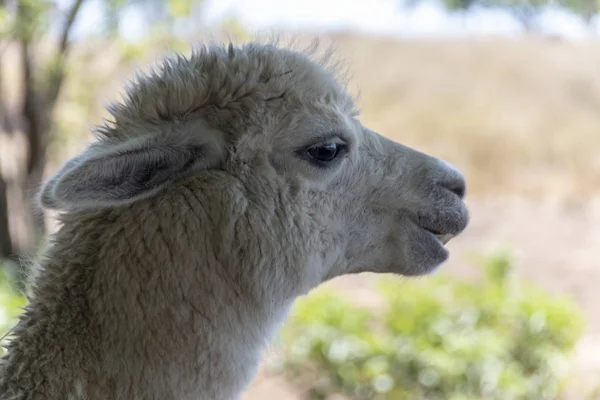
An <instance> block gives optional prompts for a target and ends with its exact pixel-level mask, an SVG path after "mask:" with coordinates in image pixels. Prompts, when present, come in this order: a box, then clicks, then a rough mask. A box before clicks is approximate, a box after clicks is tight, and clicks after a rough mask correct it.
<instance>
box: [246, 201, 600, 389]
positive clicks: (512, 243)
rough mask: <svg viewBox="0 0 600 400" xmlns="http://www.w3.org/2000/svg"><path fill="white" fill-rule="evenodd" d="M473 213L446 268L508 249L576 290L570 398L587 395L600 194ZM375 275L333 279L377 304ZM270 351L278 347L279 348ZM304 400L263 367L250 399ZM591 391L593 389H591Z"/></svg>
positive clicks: (598, 348)
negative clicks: (577, 338)
mask: <svg viewBox="0 0 600 400" xmlns="http://www.w3.org/2000/svg"><path fill="white" fill-rule="evenodd" d="M469 207H470V210H471V216H472V221H471V224H470V226H469V227H468V228H467V230H466V231H465V232H464V234H463V235H462V236H461V237H459V238H456V239H455V240H454V241H452V242H450V243H449V244H448V247H449V248H450V250H451V252H452V255H451V260H450V261H449V262H448V263H447V265H445V266H444V268H445V271H447V272H450V273H455V274H457V275H459V276H465V275H464V274H466V273H468V272H467V271H468V268H466V260H467V259H468V257H469V255H470V254H473V253H480V252H481V251H483V252H485V251H486V250H492V249H494V248H497V247H498V246H502V247H506V248H507V249H509V250H510V251H511V252H512V254H513V256H514V260H515V264H516V269H517V271H518V274H519V275H520V276H521V277H523V278H524V279H527V280H531V281H533V282H535V283H537V284H540V285H542V286H544V287H546V288H547V289H548V290H550V291H553V292H555V293H562V294H567V295H568V296H571V297H572V298H573V299H575V301H576V302H577V303H578V304H579V305H580V306H581V307H582V309H583V311H584V313H585V314H586V316H587V321H588V326H587V329H586V333H585V335H584V337H583V339H582V340H581V342H580V343H579V346H578V348H577V350H576V352H575V354H574V355H573V366H572V371H571V373H572V376H574V379H573V381H572V383H571V385H570V386H569V388H568V390H567V393H566V396H565V399H568V400H580V399H584V398H586V395H587V393H589V390H590V389H591V388H593V387H594V386H595V385H598V383H599V382H600V378H599V377H600V312H598V310H597V305H598V304H599V303H600V290H598V289H597V288H596V286H597V285H598V284H599V283H600V199H596V200H592V201H590V202H588V203H587V204H585V205H571V206H565V205H551V204H546V205H541V204H539V203H533V202H527V201H524V200H508V199H502V200H493V199H491V200H482V199H478V200H475V201H469ZM373 278H374V276H373V275H370V274H363V275H357V276H352V277H344V278H338V279H336V280H334V281H332V282H330V283H328V284H327V285H331V286H332V287H335V288H336V289H339V290H340V291H341V292H342V293H343V292H351V293H352V298H354V299H357V301H360V302H365V303H374V304H376V302H377V298H376V295H375V294H374V293H373V292H372V291H371V290H370V285H371V284H372V282H373ZM271 351H276V349H272V350H271ZM274 398H276V399H279V400H300V399H303V397H302V395H301V394H300V393H299V392H298V390H297V389H294V388H292V387H290V385H288V384H287V383H286V382H285V380H283V379H282V378H281V377H278V376H268V375H267V373H266V371H265V370H262V371H261V373H260V374H259V376H258V377H257V379H256V380H255V381H254V383H253V385H252V386H251V387H250V390H249V391H248V392H247V393H246V396H245V397H244V400H259V399H274ZM588 398H589V397H588Z"/></svg>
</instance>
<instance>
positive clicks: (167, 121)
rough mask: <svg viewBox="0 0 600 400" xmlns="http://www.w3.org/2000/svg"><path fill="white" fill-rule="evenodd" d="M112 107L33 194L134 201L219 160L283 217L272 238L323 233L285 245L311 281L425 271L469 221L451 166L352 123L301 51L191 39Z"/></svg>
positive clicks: (64, 199) (345, 97)
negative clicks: (189, 49) (192, 45)
mask: <svg viewBox="0 0 600 400" xmlns="http://www.w3.org/2000/svg"><path fill="white" fill-rule="evenodd" d="M110 111H111V113H112V115H113V121H111V123H110V124H109V125H105V126H102V127H100V128H98V129H97V132H96V136H97V137H98V140H97V141H96V142H95V143H93V144H91V145H90V146H89V147H88V148H87V149H86V150H85V151H83V152H82V153H81V154H79V155H78V156H76V157H74V158H73V159H71V160H69V161H68V162H67V163H66V164H65V165H64V166H63V168H62V169H61V170H60V171H59V172H57V173H56V174H55V175H54V176H53V177H52V178H51V179H50V180H49V181H48V182H47V183H46V184H45V185H44V187H43V189H42V191H41V195H40V200H41V203H42V205H43V206H45V207H47V208H54V209H58V210H62V211H65V212H70V213H85V212H88V211H90V210H92V211H93V210H100V209H113V208H119V207H135V206H136V204H138V203H139V202H144V201H150V199H152V198H156V197H158V196H161V193H166V192H168V191H176V190H180V189H179V188H180V186H178V184H177V182H182V181H185V180H186V179H193V178H192V177H194V176H201V175H202V174H206V173H215V172H218V173H219V174H221V175H222V176H224V177H225V176H227V177H234V178H235V182H236V184H238V185H241V187H244V188H245V189H246V190H247V191H248V193H252V195H253V196H255V197H259V198H260V197H261V196H262V197H263V199H262V200H260V199H259V200H260V201H255V203H256V204H263V207H265V208H269V207H275V208H276V209H275V210H269V212H270V213H271V214H273V215H278V218H280V219H281V220H287V221H288V222H289V221H291V222H290V223H286V224H284V223H282V224H281V225H280V228H273V229H280V230H279V231H277V232H276V235H275V236H273V237H272V238H271V239H270V240H276V239H277V238H281V239H284V238H285V240H286V241H288V242H289V241H293V240H294V238H295V237H298V240H305V239H302V236H301V235H300V234H301V231H302V230H303V229H311V230H312V231H314V232H312V233H314V234H315V235H317V237H319V235H322V236H321V237H322V238H323V240H322V241H320V240H316V241H315V242H314V243H313V244H306V245H303V246H300V247H301V248H302V249H303V250H302V251H304V252H305V253H310V254H294V255H293V257H298V256H301V257H304V259H305V260H309V261H310V262H308V261H307V262H306V263H305V264H304V265H303V267H302V268H305V270H302V271H296V273H297V274H299V275H303V274H304V275H306V276H311V277H313V278H315V277H316V281H315V279H313V283H314V284H318V283H320V282H323V281H324V280H326V279H329V278H332V277H335V276H339V275H343V274H348V273H356V272H365V271H371V272H382V273H388V272H391V273H397V274H402V275H419V274H425V273H428V272H430V271H432V270H433V269H435V268H436V267H437V266H439V265H440V264H442V263H443V262H444V261H445V260H446V259H447V257H448V252H447V250H446V249H445V247H444V244H445V242H446V241H447V240H449V239H450V238H451V237H453V236H455V235H457V234H459V233H460V232H461V231H462V230H463V229H464V228H465V227H466V225H467V222H468V216H467V215H468V214H467V211H466V208H465V205H464V203H463V196H464V193H465V183H464V179H463V177H462V176H461V174H460V173H459V172H458V171H457V170H456V169H455V168H454V167H452V166H451V165H450V164H448V163H446V162H443V161H441V160H438V159H436V158H434V157H431V156H428V155H426V154H423V153H420V152H418V151H416V150H413V149H410V148H408V147H406V146H403V145H401V144H399V143H396V142H394V141H392V140H389V139H386V138H384V137H383V136H381V135H379V134H378V133H375V132H373V131H371V130H369V129H368V128H366V127H364V126H363V125H362V124H361V122H360V121H359V118H358V112H357V111H356V109H355V106H354V101H353V99H352V97H351V96H350V95H349V94H348V93H347V91H346V89H345V86H344V85H343V84H342V83H340V81H338V80H337V78H336V77H335V75H334V72H333V71H332V70H331V69H329V68H327V66H326V65H325V63H324V62H321V61H314V60H313V59H312V58H311V57H310V55H308V54H305V53H302V52H295V51H291V50H287V49H283V48H279V47H277V46H274V45H266V44H248V45H245V46H242V47H233V46H229V47H220V46H209V47H203V48H200V49H199V50H197V51H196V52H194V53H193V54H192V55H191V56H190V57H189V58H185V57H182V56H177V57H175V58H172V59H167V60H166V61H165V62H164V63H163V64H162V66H161V68H160V69H159V70H157V71H155V72H152V73H150V74H148V75H145V76H141V77H138V79H137V81H136V82H135V83H134V84H133V85H132V86H131V87H130V88H129V89H128V91H127V96H126V97H125V100H124V101H123V102H122V103H121V104H117V105H113V106H111V107H110ZM224 182H230V181H228V180H224ZM195 190H197V191H202V190H203V188H202V187H196V188H195ZM223 190H227V187H224V188H223ZM282 193H285V194H286V197H285V201H283V202H279V203H274V201H275V200H274V198H276V197H278V196H281V194H282ZM274 204H277V205H276V206H274ZM258 207H259V208H260V207H261V206H260V205H259V206H258ZM174 212H177V211H176V210H174ZM307 221H308V222H307ZM281 227H284V228H281ZM281 229H283V231H282V230H281ZM266 231H267V229H265V232H266ZM325 237H327V240H325V239H324V238H325ZM311 246H312V247H311ZM282 251H285V249H284V250H282ZM276 267H277V266H275V265H274V266H273V268H276Z"/></svg>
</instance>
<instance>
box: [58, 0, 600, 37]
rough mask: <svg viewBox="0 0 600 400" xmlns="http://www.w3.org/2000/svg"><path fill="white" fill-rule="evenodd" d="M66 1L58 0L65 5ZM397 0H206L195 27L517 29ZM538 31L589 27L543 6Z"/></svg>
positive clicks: (129, 29)
mask: <svg viewBox="0 0 600 400" xmlns="http://www.w3.org/2000/svg"><path fill="white" fill-rule="evenodd" d="M70 2H71V1H70V0H62V1H60V3H62V4H69V3H70ZM98 4H99V3H98V1H97V0H92V1H90V2H89V3H87V5H86V6H85V7H84V9H82V15H81V18H80V21H79V24H77V25H78V26H77V31H79V32H83V31H89V30H93V29H94V26H97V25H98V24H99V23H100V21H101V13H100V12H99V7H98ZM401 5H402V1H401V0H206V3H205V6H204V8H203V15H202V17H201V20H199V21H198V24H199V26H202V27H206V26H207V25H206V24H207V23H208V24H209V25H210V24H218V23H219V22H220V21H222V20H223V18H227V17H231V16H233V17H235V18H236V19H237V20H239V21H240V22H241V23H242V24H243V25H244V26H246V27H248V28H250V29H252V30H269V29H273V28H278V27H283V28H286V29H291V30H318V31H324V30H332V29H344V30H351V31H355V32H362V33H367V34H377V35H391V36H458V35H482V34H483V35H485V34H493V35H502V36H514V35H518V34H519V33H521V31H522V28H521V26H520V25H519V24H518V23H517V21H516V20H515V19H514V18H513V17H512V16H510V14H508V13H507V12H505V11H502V10H489V9H488V10H486V9H479V10H474V11H472V12H470V13H469V14H467V15H466V16H462V15H460V14H456V13H448V12H446V11H445V10H444V8H443V7H441V6H440V5H439V3H437V2H435V1H422V2H420V5H419V6H418V7H416V8H413V9H404V8H403V7H402V6H401ZM125 20H126V21H127V23H126V24H123V25H124V26H123V32H122V33H123V34H124V35H125V36H127V37H130V38H136V37H139V35H141V34H143V21H142V18H141V17H140V16H139V13H138V10H137V9H135V8H130V10H128V12H127V13H126V16H125ZM599 22H600V18H598V16H596V18H595V19H594V23H593V29H592V31H593V34H594V35H600V23H599ZM536 24H537V25H538V27H539V29H538V30H539V31H541V32H545V33H549V34H556V35H560V36H563V37H566V38H572V39H576V38H584V37H587V36H589V35H590V33H592V32H590V31H589V30H588V29H587V27H586V26H585V24H584V23H583V21H582V19H581V18H579V17H578V16H575V15H573V14H571V13H568V12H566V11H564V10H561V9H557V8H554V9H548V10H546V11H545V12H544V13H542V14H541V15H540V16H539V17H538V19H537V20H536Z"/></svg>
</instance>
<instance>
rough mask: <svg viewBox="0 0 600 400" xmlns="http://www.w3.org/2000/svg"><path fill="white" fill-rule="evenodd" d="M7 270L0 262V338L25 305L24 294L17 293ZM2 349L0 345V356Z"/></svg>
mask: <svg viewBox="0 0 600 400" xmlns="http://www.w3.org/2000/svg"><path fill="white" fill-rule="evenodd" d="M7 270H8V268H5V267H4V266H3V265H2V263H1V262H0V339H1V338H3V337H4V336H5V335H6V333H7V332H8V330H9V329H10V328H11V327H12V326H13V325H14V324H15V322H16V321H15V318H16V316H17V315H18V314H19V313H20V312H21V311H22V307H24V306H25V305H27V299H26V298H25V296H23V295H21V294H19V293H18V292H17V291H16V290H15V288H14V286H13V285H12V284H11V280H10V279H9V277H8V274H7V272H6V271H7ZM0 342H2V340H0ZM3 351H4V348H3V347H2V346H0V356H2V354H3Z"/></svg>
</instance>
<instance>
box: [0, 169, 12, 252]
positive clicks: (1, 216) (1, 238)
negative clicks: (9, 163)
mask: <svg viewBox="0 0 600 400" xmlns="http://www.w3.org/2000/svg"><path fill="white" fill-rule="evenodd" d="M12 257H14V254H13V247H12V240H11V238H10V227H9V225H8V184H7V183H6V181H5V180H4V177H3V176H2V175H1V174H0V260H2V259H7V258H12Z"/></svg>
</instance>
